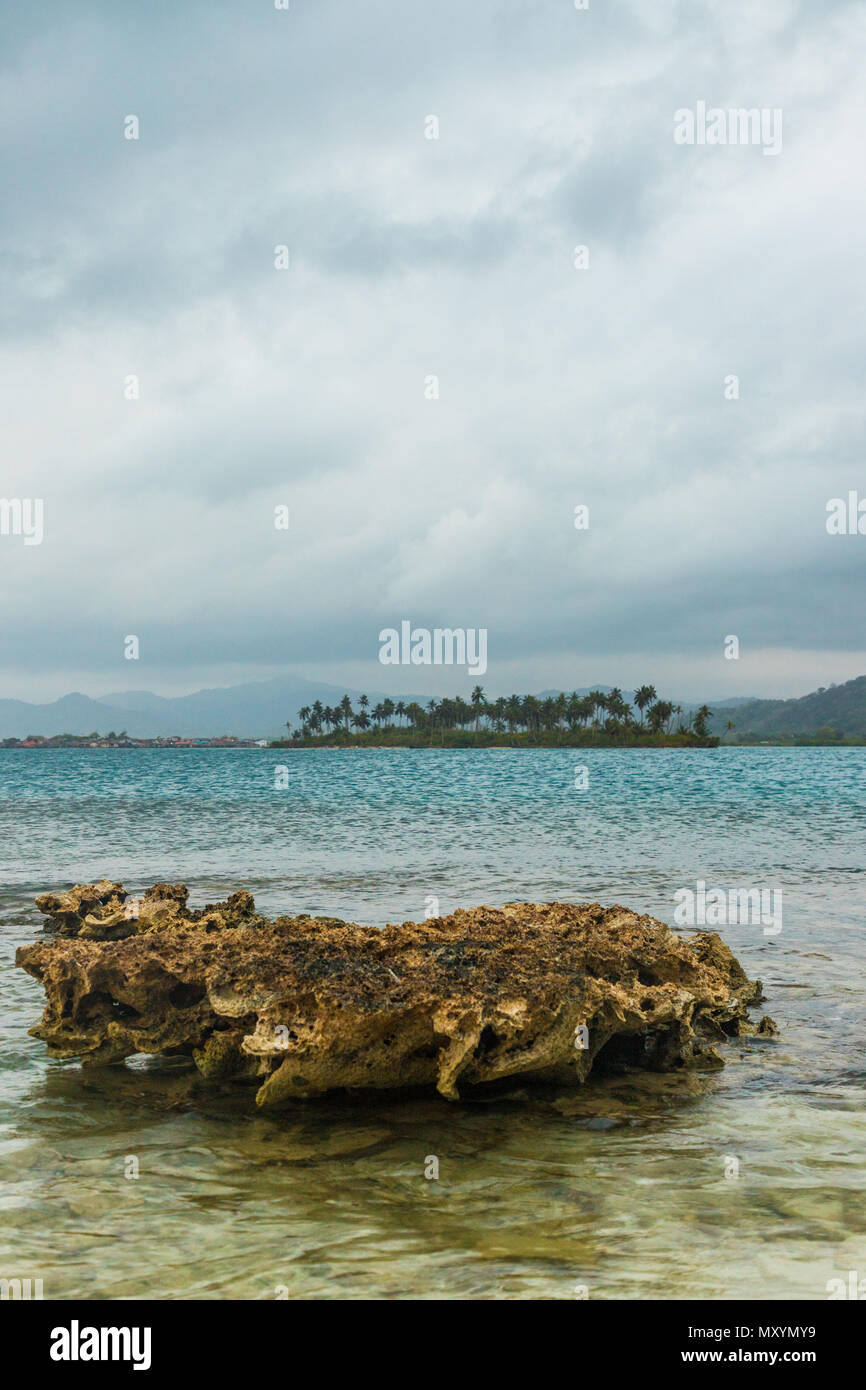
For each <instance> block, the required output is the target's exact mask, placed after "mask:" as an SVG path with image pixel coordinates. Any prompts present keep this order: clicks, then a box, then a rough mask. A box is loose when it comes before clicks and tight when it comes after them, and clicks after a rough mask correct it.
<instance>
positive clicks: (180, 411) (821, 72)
mask: <svg viewBox="0 0 866 1390" xmlns="http://www.w3.org/2000/svg"><path fill="white" fill-rule="evenodd" d="M0 13H2V42H0V78H2V81H0V136H2V144H3V165H4V180H3V182H4V194H5V196H4V198H3V200H2V204H0V280H2V285H0V289H2V295H0V298H2V313H0V396H2V418H3V437H4V448H3V466H2V470H0V493H2V495H3V496H4V497H6V498H41V499H43V501H44V531H45V534H44V540H43V543H42V544H41V545H32V546H25V545H24V544H23V540H22V538H21V537H20V536H15V535H3V536H0V567H2V571H0V572H2V577H3V583H2V586H0V620H2V632H3V640H2V644H0V653H2V658H0V676H2V693H3V694H4V695H8V696H20V697H24V698H39V697H42V696H44V697H45V698H51V697H53V696H56V695H60V694H62V693H63V692H64V691H65V690H68V689H69V688H71V687H72V686H74V687H76V688H78V689H83V690H86V691H88V692H89V693H94V694H98V693H101V691H103V690H104V689H119V688H121V687H122V686H127V687H135V688H143V687H147V688H150V689H155V690H164V691H177V690H181V689H184V690H185V689H194V688H195V687H196V686H198V685H202V684H206V683H218V682H225V683H230V682H232V681H235V680H237V681H241V680H247V679H251V678H256V677H257V676H266V675H270V674H273V673H275V672H278V671H281V670H283V669H293V670H296V671H298V672H299V673H303V674H305V675H308V676H317V677H321V678H323V679H329V680H337V681H345V682H346V683H347V684H352V685H354V686H358V685H360V684H362V683H364V682H366V683H367V684H369V685H371V686H374V687H376V688H378V689H385V688H387V683H386V677H387V676H388V670H387V668H383V667H381V666H380V665H379V664H378V661H377V655H378V650H379V644H378V640H377V639H378V633H379V631H380V629H382V628H385V627H397V626H399V624H400V622H401V621H402V620H404V619H408V620H410V621H412V622H413V623H415V624H418V625H422V626H426V627H429V628H434V627H436V626H449V627H454V626H460V627H466V628H468V627H472V628H479V627H481V628H486V629H487V631H488V634H489V636H488V647H489V655H488V671H487V676H486V680H485V687H486V688H487V690H488V691H489V692H492V693H501V692H503V691H506V690H508V689H515V688H522V689H541V688H545V687H551V686H558V685H586V684H591V683H593V682H601V681H604V682H607V683H618V684H620V685H622V686H624V687H628V686H631V685H633V684H635V683H636V682H638V681H640V680H643V679H648V680H652V681H654V682H655V683H656V684H657V685H664V686H666V687H667V688H672V687H673V686H676V692H678V693H681V694H685V695H692V694H694V695H700V694H702V693H704V692H706V693H708V694H713V693H718V694H738V693H742V694H799V693H803V691H805V690H806V689H810V688H814V686H816V685H818V684H827V683H829V681H830V680H843V679H846V678H848V677H850V676H853V675H856V674H861V673H862V672H863V670H866V630H864V621H863V617H862V612H863V605H862V601H861V594H862V589H863V579H864V567H866V536H859V535H857V536H831V535H829V534H828V532H827V529H826V525H825V519H826V504H827V501H828V499H830V498H832V497H844V496H846V495H847V493H848V491H849V490H850V489H852V488H853V489H856V488H858V487H859V488H860V490H861V492H862V494H863V495H864V496H866V470H864V462H863V460H864V395H863V385H862V383H863V378H864V370H866V353H864V341H863V326H862V325H863V300H864V293H863V291H864V266H863V255H862V228H863V226H864V224H866V193H864V181H863V176H862V166H863V146H864V140H866V95H864V89H863V83H862V71H863V66H864V59H866V16H864V12H863V9H862V7H860V6H857V5H854V4H851V5H848V4H844V3H839V4H827V5H823V6H821V7H817V6H812V5H808V4H798V3H794V0H767V3H765V4H762V5H761V6H760V7H756V6H754V5H753V4H749V3H746V0H735V2H734V3H691V4H686V3H682V4H678V3H673V2H672V0H661V3H655V4H653V5H646V4H644V3H639V0H620V2H619V3H614V0H590V7H589V9H587V10H577V9H576V8H575V7H574V5H573V3H572V0H498V2H497V3H494V2H493V0H475V2H474V3H472V4H471V5H469V4H467V3H466V0H460V2H459V3H458V0H442V2H441V3H437V4H435V5H429V4H424V3H418V0H371V3H361V4H350V3H348V0H340V3H336V0H291V4H290V8H289V10H288V11H283V10H277V9H276V8H275V7H274V5H273V4H272V3H271V0H257V3H249V2H248V3H244V4H236V3H226V0H212V2H208V3H206V2H205V0H187V3H184V4H183V5H176V4H169V3H150V4H148V5H146V6H133V5H132V4H129V3H120V4H116V5H114V4H108V3H104V4H95V3H86V0H85V3H80V4H77V5H76V6H74V7H72V6H69V7H63V8H62V9H61V8H58V7H51V8H46V7H38V6H31V7H22V6H14V5H12V4H3V5H2V6H0ZM700 101H704V102H706V103H707V104H708V105H709V106H719V107H724V108H728V107H746V108H755V107H757V108H761V109H764V108H768V109H772V110H775V109H780V110H781V111H782V113H783V147H782V151H781V153H780V154H779V155H778V157H774V158H766V157H764V155H763V153H762V150H761V149H760V148H759V147H755V146H749V145H734V144H730V145H726V146H716V147H711V146H697V145H694V146H683V145H678V144H676V143H675V141H674V138H673V130H674V113H675V112H676V111H677V110H679V109H682V108H692V109H693V108H694V107H695V106H696V103H698V102H700ZM130 115H134V116H135V117H136V118H137V121H138V127H139V129H138V135H139V138H138V139H136V140H133V139H127V138H125V121H126V118H127V117H129V116H130ZM431 116H435V118H436V122H437V123H438V138H437V139H430V138H427V137H428V135H429V134H430V131H431V125H430V120H429V118H430V117H431ZM279 246H286V247H288V253H289V268H288V269H287V270H278V269H276V268H275V248H277V247H279ZM578 246H584V247H586V248H587V254H588V265H587V266H586V267H585V268H576V265H575V248H576V247H578ZM733 376H735V377H736V378H738V383H739V388H738V391H739V394H738V397H737V398H734V399H728V398H726V389H725V383H726V379H730V378H731V377H733ZM132 377H135V378H136V379H137V389H138V396H137V398H135V397H134V396H133V398H131V399H130V398H128V394H129V391H128V385H127V384H128V382H129V379H130V378H132ZM434 377H435V378H437V381H438V387H431V384H430V381H431V378H434ZM437 389H438V396H437V395H436V390H437ZM578 504H584V505H586V506H588V507H589V512H590V526H589V529H588V530H585V531H579V530H576V529H575V527H574V524H573V520H574V508H575V506H576V505H578ZM280 505H283V506H288V508H289V514H290V525H289V528H288V530H278V529H277V528H276V527H275V525H274V509H275V507H277V506H280ZM131 633H132V634H136V635H138V637H139V639H140V647H141V659H140V660H139V661H138V662H137V663H131V662H127V661H125V660H124V656H123V651H124V640H123V639H124V637H125V636H126V635H127V634H131ZM731 633H733V634H737V635H738V636H739V639H740V650H741V658H740V660H739V661H738V662H730V661H726V660H725V658H724V655H723V648H724V639H725V637H726V635H728V634H731ZM414 674H415V673H411V672H410V673H407V672H405V671H402V670H398V671H397V672H396V673H395V680H396V681H397V685H398V686H399V688H400V689H401V690H405V689H406V688H407V683H408V682H407V676H409V675H411V676H414ZM430 674H431V673H430V672H428V671H423V670H422V671H419V672H418V673H417V685H418V689H419V690H420V689H424V690H428V689H429V687H430V684H431V681H430ZM437 674H438V673H437ZM466 683H467V682H466V681H463V684H466ZM446 684H447V682H446V683H442V690H441V691H440V692H438V693H445V689H446ZM395 688H397V686H395ZM449 688H451V689H457V688H462V686H461V684H460V679H459V678H458V677H456V676H453V677H451V682H450V687H449Z"/></svg>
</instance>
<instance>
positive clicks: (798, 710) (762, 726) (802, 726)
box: [707, 676, 866, 737]
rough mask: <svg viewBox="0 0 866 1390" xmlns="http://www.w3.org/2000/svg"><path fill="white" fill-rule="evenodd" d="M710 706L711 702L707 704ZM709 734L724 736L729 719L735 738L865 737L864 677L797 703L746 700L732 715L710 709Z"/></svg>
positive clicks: (819, 691) (865, 693) (809, 696)
mask: <svg viewBox="0 0 866 1390" xmlns="http://www.w3.org/2000/svg"><path fill="white" fill-rule="evenodd" d="M707 703H708V704H710V701H707ZM711 708H712V709H713V711H714V713H713V718H712V719H711V720H710V730H711V732H712V733H714V734H722V733H724V732H725V725H726V723H727V721H728V719H732V721H733V724H734V729H735V732H734V737H736V735H737V734H765V735H766V736H767V737H772V736H773V735H774V734H813V733H815V732H816V731H817V730H818V729H822V728H829V729H836V730H838V731H839V732H840V733H842V734H853V735H855V736H857V737H866V676H857V677H856V678H855V679H854V680H851V681H845V683H844V685H831V686H827V687H824V686H822V687H821V688H820V689H819V690H816V691H813V693H812V694H811V695H802V696H800V698H799V699H797V700H748V701H746V702H745V703H744V704H741V705H740V706H739V707H738V708H737V709H735V710H733V711H727V710H726V711H724V712H723V713H717V711H719V710H720V709H721V705H720V704H717V705H715V706H711Z"/></svg>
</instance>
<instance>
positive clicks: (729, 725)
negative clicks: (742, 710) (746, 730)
mask: <svg viewBox="0 0 866 1390" xmlns="http://www.w3.org/2000/svg"><path fill="white" fill-rule="evenodd" d="M736 727H737V726H736V724H735V723H734V721H733V719H729V720H728V721H727V723H726V724H725V733H726V734H732V733H733V732H734V729H735V728H736Z"/></svg>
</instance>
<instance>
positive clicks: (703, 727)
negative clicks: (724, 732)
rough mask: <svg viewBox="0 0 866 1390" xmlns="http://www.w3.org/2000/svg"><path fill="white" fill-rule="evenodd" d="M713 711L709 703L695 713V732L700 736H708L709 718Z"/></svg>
mask: <svg viewBox="0 0 866 1390" xmlns="http://www.w3.org/2000/svg"><path fill="white" fill-rule="evenodd" d="M712 712H713V711H712V710H711V709H710V708H709V707H708V706H707V705H701V707H700V709H699V710H698V712H697V714H696V715H695V733H696V734H697V736H698V738H706V736H707V733H708V729H707V720H708V719H709V717H710V715H711V714H712ZM728 723H730V720H728Z"/></svg>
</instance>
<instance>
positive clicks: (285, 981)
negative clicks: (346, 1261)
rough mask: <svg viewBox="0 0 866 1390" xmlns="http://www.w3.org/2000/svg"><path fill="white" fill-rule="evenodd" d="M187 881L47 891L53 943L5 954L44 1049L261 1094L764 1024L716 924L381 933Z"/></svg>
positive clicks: (618, 1053) (607, 911)
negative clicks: (246, 1085)
mask: <svg viewBox="0 0 866 1390" xmlns="http://www.w3.org/2000/svg"><path fill="white" fill-rule="evenodd" d="M187 900H188V892H187V889H186V887H185V886H184V885H183V884H166V883H158V884H154V885H153V887H151V888H149V889H148V890H147V891H146V892H145V893H144V894H143V896H142V897H140V898H132V899H130V898H129V897H128V895H127V894H126V892H125V891H124V889H123V886H122V884H119V883H113V882H110V881H108V880H103V881H102V882H100V883H96V884H86V885H81V886H77V887H75V888H73V889H72V890H70V891H69V892H68V893H64V894H60V895H56V894H50V893H49V894H45V895H43V896H42V897H40V898H38V899H37V900H36V901H37V906H38V907H39V908H40V910H41V911H42V912H43V913H45V914H46V917H47V923H46V936H45V937H44V938H43V939H42V940H41V941H39V942H38V943H36V944H34V945H32V946H25V947H22V948H21V949H20V950H19V952H18V955H17V964H18V965H20V966H22V967H23V968H24V969H25V970H27V971H28V972H29V973H30V974H31V975H33V976H34V977H35V978H36V979H38V980H39V981H40V982H41V984H42V985H43V987H44V989H45V992H46V996H47V1005H46V1009H45V1013H44V1016H43V1018H42V1022H41V1023H40V1024H39V1025H38V1026H37V1027H36V1028H34V1029H33V1030H32V1032H33V1034H34V1035H35V1036H36V1037H38V1038H41V1039H42V1040H43V1041H44V1042H45V1043H46V1045H47V1047H48V1049H49V1051H50V1053H51V1054H52V1055H54V1056H57V1057H80V1058H82V1059H83V1060H84V1061H85V1062H88V1063H111V1062H120V1061H122V1060H123V1059H124V1058H126V1057H129V1056H131V1055H133V1054H137V1053H164V1054H170V1055H176V1054H186V1055H188V1056H189V1057H190V1058H191V1059H192V1060H193V1061H194V1062H195V1065H196V1066H197V1067H198V1068H199V1070H200V1071H201V1072H202V1074H203V1075H204V1076H206V1077H210V1078H213V1079H215V1080H226V1079H239V1080H241V1079H244V1078H250V1079H252V1078H255V1079H256V1080H257V1082H258V1088H257V1091H256V1100H257V1103H258V1104H259V1105H261V1106H264V1107H271V1106H280V1105H285V1104H287V1103H290V1102H292V1101H295V1100H300V1099H303V1098H306V1097H311V1096H315V1095H321V1094H323V1093H326V1092H329V1091H339V1090H346V1089H350V1090H381V1089H386V1088H387V1089H391V1088H406V1087H435V1088H436V1089H437V1090H438V1091H439V1092H440V1094H442V1095H443V1096H445V1097H447V1098H448V1099H451V1100H454V1099H458V1098H459V1097H460V1095H461V1094H464V1095H465V1094H467V1093H470V1092H471V1091H472V1090H473V1089H474V1088H477V1087H484V1086H490V1085H493V1084H494V1083H498V1082H508V1081H511V1080H513V1079H514V1078H517V1077H519V1078H520V1079H521V1081H522V1082H538V1083H546V1082H549V1083H556V1084H560V1085H561V1084H567V1085H569V1084H570V1085H579V1084H581V1083H582V1082H583V1081H585V1080H586V1078H587V1077H588V1076H589V1075H590V1073H591V1072H593V1071H596V1072H599V1071H606V1070H622V1069H649V1070H656V1071H667V1070H672V1069H674V1068H679V1067H686V1066H694V1067H702V1068H708V1067H709V1068H714V1067H718V1066H721V1065H722V1064H723V1063H722V1058H721V1055H720V1054H719V1052H718V1051H717V1050H716V1046H715V1045H716V1044H717V1043H720V1042H724V1041H725V1040H726V1039H728V1038H731V1037H742V1036H745V1035H747V1034H750V1033H762V1034H765V1035H766V1034H769V1033H772V1032H775V1025H774V1024H773V1023H772V1021H771V1020H768V1019H764V1020H762V1021H761V1022H760V1023H759V1024H758V1025H755V1024H753V1023H752V1021H751V1020H750V1018H749V1014H748V1007H749V1006H750V1005H752V1004H755V1003H758V1002H759V1001H760V1000H761V999H762V997H763V996H762V993H761V985H760V982H759V981H751V980H749V979H748V978H747V977H746V974H745V972H744V971H743V969H742V967H741V966H740V965H739V963H738V961H737V960H736V959H735V958H734V956H733V955H732V954H731V952H730V950H729V949H728V947H727V946H726V945H725V944H724V942H723V941H722V940H721V938H720V937H719V936H717V935H716V934H715V933H709V932H700V933H698V934H697V935H696V936H694V937H692V938H685V937H682V936H679V935H677V934H676V933H674V932H673V931H671V930H670V928H669V927H667V926H666V925H665V924H664V923H662V922H659V921H656V920H655V919H654V918H651V917H647V916H641V915H638V914H637V913H634V912H631V911H629V910H628V909H627V908H624V907H619V906H614V907H610V908H603V907H601V906H600V905H599V904H598V903H583V904H576V905H575V904H568V903H542V904H537V903H510V904H506V906H505V907H503V908H490V907H476V908H472V909H469V910H465V911H464V910H460V911H457V912H455V913H453V914H451V916H448V917H439V918H434V919H431V920H427V921H424V922H418V923H416V922H403V923H402V924H398V925H392V926H387V927H384V928H381V929H380V928H375V927H366V926H359V925H357V924H355V923H352V922H343V921H340V920H339V919H337V918H333V917H329V918H312V917H309V916H306V915H304V916H300V917H288V916H283V917H277V918H275V919H274V920H268V919H266V918H264V917H261V916H260V915H258V914H257V913H256V910H255V904H254V901H253V898H252V896H251V895H250V894H249V893H247V892H243V891H242V892H238V893H234V894H232V896H231V897H230V898H229V899H228V900H227V901H226V902H224V903H216V904H210V905H208V906H206V907H204V908H200V909H196V910H192V909H190V908H189V907H188V906H187Z"/></svg>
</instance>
